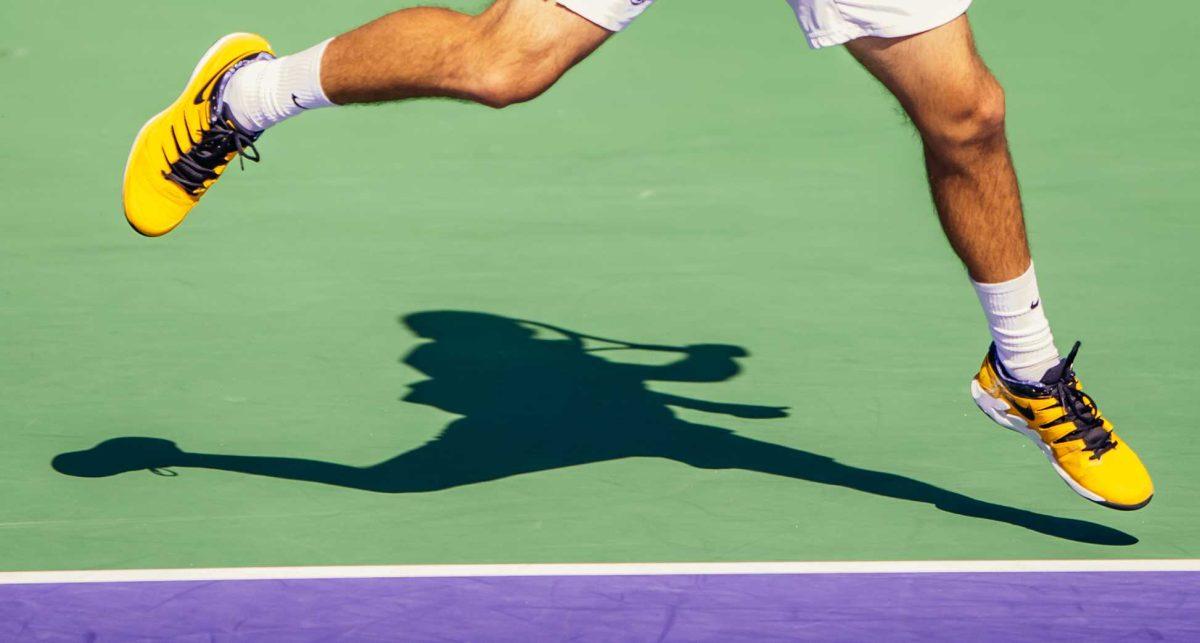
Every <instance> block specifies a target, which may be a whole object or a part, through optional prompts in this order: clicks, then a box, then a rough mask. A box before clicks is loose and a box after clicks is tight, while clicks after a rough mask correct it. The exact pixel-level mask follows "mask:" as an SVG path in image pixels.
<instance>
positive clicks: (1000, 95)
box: [922, 78, 1005, 153]
mask: <svg viewBox="0 0 1200 643" xmlns="http://www.w3.org/2000/svg"><path fill="white" fill-rule="evenodd" d="M1004 119H1005V99H1004V89H1003V88H1002V87H1001V86H1000V83H998V82H996V81H995V79H992V78H989V79H988V80H987V81H986V82H983V83H980V84H979V86H977V87H976V88H972V89H970V90H967V91H964V92H962V93H960V94H959V95H958V96H955V97H953V98H952V99H951V100H948V101H947V104H946V105H945V109H944V110H941V113H940V114H938V115H936V116H935V117H933V118H931V119H930V125H929V126H928V127H927V128H925V129H926V131H923V132H922V134H923V135H924V136H925V139H926V143H928V144H929V146H930V147H932V148H934V149H935V150H938V151H943V152H947V153H953V152H955V151H958V150H963V149H975V148H979V147H986V146H991V145H994V144H996V143H998V142H1002V141H1003V140H1004Z"/></svg>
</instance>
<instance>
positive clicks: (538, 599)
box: [0, 572, 1200, 641]
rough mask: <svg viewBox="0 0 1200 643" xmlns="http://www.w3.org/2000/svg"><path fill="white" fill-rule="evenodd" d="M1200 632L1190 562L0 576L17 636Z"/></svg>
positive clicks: (3, 628)
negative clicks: (800, 570)
mask: <svg viewBox="0 0 1200 643" xmlns="http://www.w3.org/2000/svg"><path fill="white" fill-rule="evenodd" d="M797 639H803V640H820V641H863V640H871V639H878V640H887V641H898V640H942V641H966V640H973V641H1011V640H1030V641H1032V640H1039V641H1044V640H1056V641H1109V640H1121V641H1142V640H1145V641H1161V640H1179V641H1189V640H1190V641H1196V640H1200V573H1196V572H1085V573H1061V572H1034V573H1024V572H1013V573H858V574H727V575H690V574H675V575H615V576H524V577H496V576H481V577H461V578H343V579H337V578H327V579H310V580H306V579H290V580H220V581H217V580H214V581H194V580H193V581H172V582H142V581H140V582H87V583H66V584H52V583H46V584H41V583H34V584H8V585H0V640H3V641H20V640H37V641H138V640H172V641H327V640H348V641H357V640H361V641H410V640H411V641H562V640H584V641H771V640H797Z"/></svg>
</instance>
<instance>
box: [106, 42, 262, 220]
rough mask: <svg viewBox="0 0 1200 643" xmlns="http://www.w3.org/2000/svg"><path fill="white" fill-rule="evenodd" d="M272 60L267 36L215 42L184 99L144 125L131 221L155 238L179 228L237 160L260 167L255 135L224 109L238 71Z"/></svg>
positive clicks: (129, 172) (132, 158)
mask: <svg viewBox="0 0 1200 643" xmlns="http://www.w3.org/2000/svg"><path fill="white" fill-rule="evenodd" d="M259 57H274V52H272V51H271V45H270V44H269V43H267V41H266V40H264V39H263V38H262V36H256V35H254V34H248V33H235V34H230V35H228V36H225V37H224V38H222V39H220V40H218V41H217V43H216V44H214V45H213V46H212V47H210V48H209V50H208V51H207V52H205V54H204V57H202V58H201V59H200V62H199V63H197V65H196V69H195V71H193V72H192V77H191V78H190V79H189V80H188V83H187V86H186V87H184V90H183V94H181V95H180V96H179V98H178V99H176V100H175V102H174V103H172V104H171V106H170V107H168V108H166V109H165V110H163V111H162V112H160V113H159V114H158V115H157V116H155V117H154V118H151V119H150V120H149V121H146V124H145V125H143V126H142V129H141V130H140V131H139V132H138V134H137V137H136V138H134V140H133V147H132V148H131V149H130V150H129V160H128V161H126V163H125V179H124V185H123V190H122V201H123V202H124V206H125V219H126V220H128V221H129V225H131V226H133V229H134V230H137V231H138V232H140V233H141V234H144V235H146V236H148V237H157V236H159V235H163V234H166V233H168V232H170V231H171V230H174V229H175V226H177V225H179V224H180V223H181V222H182V221H183V219H184V217H186V216H187V214H188V212H190V211H191V209H192V208H193V207H195V205H196V204H197V203H198V202H199V201H200V197H202V196H204V193H205V192H206V191H208V189H209V188H210V187H212V184H213V183H215V182H216V181H217V179H218V178H220V176H221V173H222V172H224V171H225V168H226V166H228V165H229V162H230V161H232V160H233V159H234V157H235V156H239V155H243V156H245V157H246V158H248V159H250V160H252V161H257V160H258V151H257V150H256V149H255V148H254V141H255V140H256V139H257V138H258V135H257V134H252V133H248V132H244V131H242V130H240V129H238V127H237V126H235V125H234V124H233V121H231V120H230V119H229V118H228V116H227V115H226V114H225V113H224V110H223V109H221V108H220V105H221V101H220V95H221V91H222V90H223V89H224V86H225V83H226V82H227V81H228V78H229V76H230V73H229V72H231V71H232V70H234V69H235V68H237V67H238V66H239V65H243V64H246V63H248V62H250V61H252V60H256V59H258V58H259Z"/></svg>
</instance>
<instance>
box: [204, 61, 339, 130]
mask: <svg viewBox="0 0 1200 643" xmlns="http://www.w3.org/2000/svg"><path fill="white" fill-rule="evenodd" d="M330 40H333V39H332V38H330V39H329V40H326V41H325V42H323V43H321V44H319V45H317V46H315V47H312V48H309V49H305V50H304V51H302V52H300V53H296V54H292V55H290V56H284V57H283V58H276V59H274V60H258V61H255V62H252V63H250V64H248V65H246V66H244V67H242V68H241V69H238V70H237V71H235V72H233V76H232V77H230V79H229V83H228V84H227V85H226V86H225V93H224V95H223V96H222V98H223V100H224V103H225V105H226V106H227V107H228V108H229V114H230V116H232V117H233V120H234V122H236V123H237V124H238V126H239V127H241V128H242V129H244V130H247V131H250V132H261V131H263V130H265V129H267V128H268V127H271V126H272V125H275V124H277V123H280V122H283V121H285V120H287V119H289V118H291V117H293V116H296V115H297V114H299V113H301V112H305V111H308V110H310V109H317V108H319V107H331V106H333V104H334V103H333V101H331V100H329V97H328V96H326V95H325V90H324V89H322V88H321V57H322V56H323V55H324V54H325V47H326V46H327V45H328V44H329V42H330Z"/></svg>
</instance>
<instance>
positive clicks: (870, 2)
mask: <svg viewBox="0 0 1200 643" xmlns="http://www.w3.org/2000/svg"><path fill="white" fill-rule="evenodd" d="M740 1H742V2H744V1H746V0H740ZM653 2H654V0H558V4H560V5H562V6H564V7H566V8H568V9H570V10H571V11H573V12H575V13H577V14H579V15H581V16H583V17H584V18H586V19H588V20H589V21H591V22H594V23H596V24H598V25H600V26H601V27H604V28H605V29H608V30H609V31H620V30H622V29H624V28H625V27H627V26H629V23H630V22H633V19H634V18H636V17H638V16H639V15H641V13H642V12H643V11H645V10H646V8H647V7H649V6H650V5H651V4H652V3H653ZM787 3H788V4H789V5H791V6H792V9H793V10H794V11H795V12H796V19H797V20H799V21H800V27H801V28H802V29H804V36H805V37H806V38H807V39H808V44H809V45H810V46H811V47H812V48H813V49H818V48H820V47H830V46H833V45H840V44H842V43H844V42H847V41H850V40H854V39H855V38H861V37H863V36H882V37H884V38H898V37H900V36H910V35H912V34H915V33H921V32H922V31H929V30H930V29H933V28H934V27H940V26H941V25H944V24H946V23H947V22H950V21H951V20H954V19H955V18H957V17H959V16H961V15H962V14H963V13H965V12H966V10H967V7H968V6H970V5H971V0H787Z"/></svg>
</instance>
